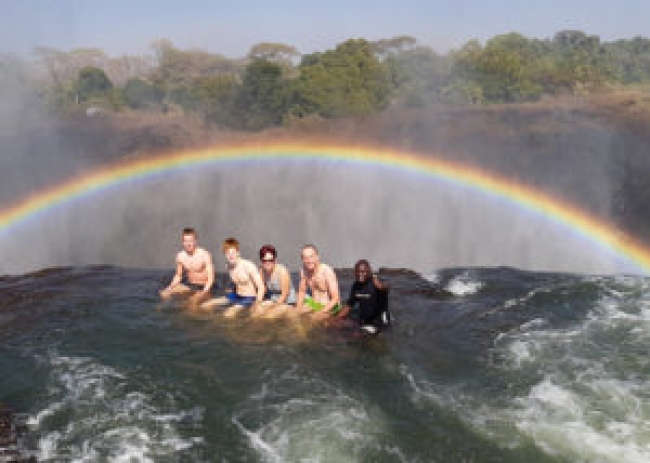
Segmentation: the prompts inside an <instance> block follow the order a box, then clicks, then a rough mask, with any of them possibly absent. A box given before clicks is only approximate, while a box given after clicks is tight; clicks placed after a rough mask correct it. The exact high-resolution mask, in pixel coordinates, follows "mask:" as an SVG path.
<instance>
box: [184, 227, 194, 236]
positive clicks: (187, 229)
mask: <svg viewBox="0 0 650 463" xmlns="http://www.w3.org/2000/svg"><path fill="white" fill-rule="evenodd" d="M185 235H192V236H194V237H196V230H194V228H193V227H185V228H183V236H185Z"/></svg>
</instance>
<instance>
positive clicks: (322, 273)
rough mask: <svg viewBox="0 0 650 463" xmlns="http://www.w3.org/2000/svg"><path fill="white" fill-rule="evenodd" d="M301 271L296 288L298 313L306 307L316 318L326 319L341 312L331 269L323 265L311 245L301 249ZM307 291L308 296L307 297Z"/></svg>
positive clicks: (336, 282) (336, 284)
mask: <svg viewBox="0 0 650 463" xmlns="http://www.w3.org/2000/svg"><path fill="white" fill-rule="evenodd" d="M301 258H302V269H301V270H300V285H299V286H298V302H297V308H298V311H299V312H302V311H303V310H304V307H305V306H306V307H307V308H308V309H311V311H312V312H313V314H314V316H315V317H316V318H327V317H330V316H332V315H336V314H337V313H338V312H339V311H340V310H341V304H340V295H339V284H338V281H337V279H336V274H335V273H334V270H332V267H330V266H329V265H327V264H323V263H322V262H321V261H320V256H319V255H318V249H316V246H314V245H313V244H307V245H305V246H304V247H303V248H302V252H301ZM307 291H309V293H310V295H309V296H307Z"/></svg>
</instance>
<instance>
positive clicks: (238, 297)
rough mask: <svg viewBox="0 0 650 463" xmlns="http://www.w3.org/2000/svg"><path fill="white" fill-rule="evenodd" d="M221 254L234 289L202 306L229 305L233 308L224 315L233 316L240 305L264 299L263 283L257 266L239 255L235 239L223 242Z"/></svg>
mask: <svg viewBox="0 0 650 463" xmlns="http://www.w3.org/2000/svg"><path fill="white" fill-rule="evenodd" d="M223 254H224V256H225V257H226V262H227V268H228V274H229V275H230V280H231V281H232V282H233V284H234V286H235V287H234V290H233V291H232V292H229V293H227V294H226V296H225V297H220V298H216V299H211V300H210V301H207V302H206V303H204V304H202V307H211V306H215V305H231V306H233V308H234V309H235V310H233V311H227V312H226V313H225V315H227V316H233V315H236V313H237V312H238V310H239V309H241V308H242V307H250V306H251V305H253V304H254V303H255V302H260V301H262V299H264V283H263V282H262V277H260V273H259V272H258V271H257V266H256V265H255V264H254V263H252V262H251V261H249V260H246V259H242V257H241V256H240V255H239V242H238V241H237V240H236V239H234V238H228V239H227V240H226V241H224V242H223Z"/></svg>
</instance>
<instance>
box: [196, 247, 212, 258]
mask: <svg viewBox="0 0 650 463" xmlns="http://www.w3.org/2000/svg"><path fill="white" fill-rule="evenodd" d="M196 252H197V253H198V255H199V256H200V257H201V259H205V260H207V259H210V258H211V257H210V253H209V252H208V251H207V250H206V249H205V248H198V249H197V250H196Z"/></svg>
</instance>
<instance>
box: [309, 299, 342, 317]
mask: <svg viewBox="0 0 650 463" xmlns="http://www.w3.org/2000/svg"><path fill="white" fill-rule="evenodd" d="M305 304H306V305H307V306H308V307H309V308H310V309H311V310H312V312H319V311H321V310H323V307H325V304H323V303H322V302H316V301H315V300H313V299H312V298H311V297H310V296H307V297H305ZM342 309H343V306H342V305H341V304H336V305H335V306H334V307H332V310H330V313H331V314H332V315H337V314H338V313H339V312H340V311H341V310H342Z"/></svg>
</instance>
